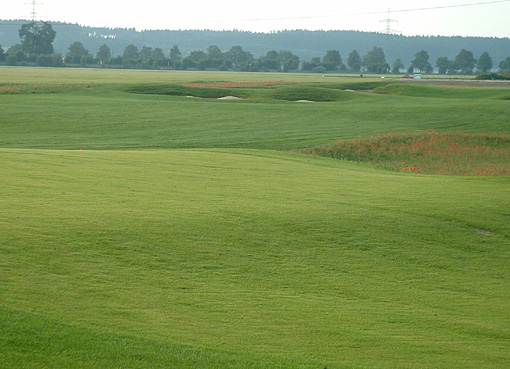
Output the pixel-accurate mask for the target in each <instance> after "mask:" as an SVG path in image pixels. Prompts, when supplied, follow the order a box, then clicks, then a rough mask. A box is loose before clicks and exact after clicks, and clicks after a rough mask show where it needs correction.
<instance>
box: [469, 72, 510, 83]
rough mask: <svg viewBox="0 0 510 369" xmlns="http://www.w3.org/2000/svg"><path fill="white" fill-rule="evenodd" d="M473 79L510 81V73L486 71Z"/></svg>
mask: <svg viewBox="0 0 510 369" xmlns="http://www.w3.org/2000/svg"><path fill="white" fill-rule="evenodd" d="M475 79H479V80H491V81H510V74H508V73H506V74H503V73H486V74H481V75H479V76H477V77H476V78H475Z"/></svg>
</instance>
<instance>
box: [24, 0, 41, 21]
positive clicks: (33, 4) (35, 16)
mask: <svg viewBox="0 0 510 369" xmlns="http://www.w3.org/2000/svg"><path fill="white" fill-rule="evenodd" d="M25 4H27V5H31V6H32V12H31V13H30V15H31V18H32V22H35V19H36V18H37V12H36V11H35V7H36V5H43V3H38V2H37V1H36V0H32V1H31V2H29V3H25Z"/></svg>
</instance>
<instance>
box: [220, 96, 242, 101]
mask: <svg viewBox="0 0 510 369" xmlns="http://www.w3.org/2000/svg"><path fill="white" fill-rule="evenodd" d="M242 99H243V98H242V97H237V96H224V97H219V98H218V100H242Z"/></svg>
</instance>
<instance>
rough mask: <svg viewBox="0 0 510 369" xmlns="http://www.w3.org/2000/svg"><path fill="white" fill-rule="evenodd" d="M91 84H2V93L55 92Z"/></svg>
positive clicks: (0, 90) (87, 86) (72, 89)
mask: <svg viewBox="0 0 510 369" xmlns="http://www.w3.org/2000/svg"><path fill="white" fill-rule="evenodd" d="M89 87H90V84H19V83H6V84H0V95H4V94H55V93H60V92H68V91H76V90H81V89H84V88H89Z"/></svg>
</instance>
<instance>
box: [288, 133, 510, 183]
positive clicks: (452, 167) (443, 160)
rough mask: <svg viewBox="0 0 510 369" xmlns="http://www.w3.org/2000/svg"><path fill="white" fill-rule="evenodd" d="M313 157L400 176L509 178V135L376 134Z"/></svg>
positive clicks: (330, 146)
mask: <svg viewBox="0 0 510 369" xmlns="http://www.w3.org/2000/svg"><path fill="white" fill-rule="evenodd" d="M295 151H298V152H303V153H307V154H312V155H320V156H327V157H332V158H336V159H344V160H352V161H356V162H364V163H369V164H374V165H377V166H381V167H385V168H390V169H393V170H395V171H399V172H407V173H411V172H413V173H422V174H437V175H445V174H446V175H463V176H501V175H503V176H508V175H510V134H508V133H487V132H475V133H470V132H463V131H447V132H441V131H437V130H432V131H423V132H406V133H389V134H378V135H376V136H375V137H358V138H355V139H349V140H342V139H340V140H338V141H337V142H334V143H328V144H327V145H324V146H320V147H317V148H311V149H308V148H307V149H301V150H295Z"/></svg>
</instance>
